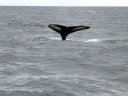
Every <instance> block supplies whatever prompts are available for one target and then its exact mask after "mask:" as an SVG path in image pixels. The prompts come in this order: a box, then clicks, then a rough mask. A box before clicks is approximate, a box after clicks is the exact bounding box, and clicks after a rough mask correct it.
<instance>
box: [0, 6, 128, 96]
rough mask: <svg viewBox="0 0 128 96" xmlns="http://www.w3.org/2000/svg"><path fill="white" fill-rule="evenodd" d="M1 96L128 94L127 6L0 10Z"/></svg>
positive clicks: (112, 95) (127, 95) (6, 8)
mask: <svg viewBox="0 0 128 96" xmlns="http://www.w3.org/2000/svg"><path fill="white" fill-rule="evenodd" d="M48 24H62V25H67V26H75V25H85V26H90V27H91V28H90V29H88V30H82V31H78V32H75V33H72V34H70V35H69V36H68V37H67V41H66V42H63V41H61V38H60V35H59V34H58V33H56V32H54V31H53V30H51V29H49V28H48ZM0 96H128V8H121V7H117V8H114V7H113V8H110V7H108V8H103V7H99V8H97V7H92V8H91V7H0Z"/></svg>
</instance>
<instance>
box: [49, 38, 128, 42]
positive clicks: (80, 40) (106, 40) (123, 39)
mask: <svg viewBox="0 0 128 96" xmlns="http://www.w3.org/2000/svg"><path fill="white" fill-rule="evenodd" d="M50 39H51V40H61V38H50ZM67 41H79V42H87V43H91V42H92V43H99V42H109V43H116V42H128V38H118V39H111V38H106V39H87V40H82V39H79V40H78V39H76V40H75V39H67Z"/></svg>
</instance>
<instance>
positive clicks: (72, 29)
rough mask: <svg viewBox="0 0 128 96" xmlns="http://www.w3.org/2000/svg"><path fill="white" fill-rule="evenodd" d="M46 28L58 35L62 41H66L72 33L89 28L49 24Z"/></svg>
mask: <svg viewBox="0 0 128 96" xmlns="http://www.w3.org/2000/svg"><path fill="white" fill-rule="evenodd" d="M48 27H49V28H51V29H53V30H54V31H56V32H57V33H59V34H60V35H61V37H62V40H66V38H67V36H68V35H69V34H71V33H73V32H76V31H79V30H84V29H89V28H90V27H89V26H83V25H80V26H69V27H67V26H63V25H58V24H49V25H48Z"/></svg>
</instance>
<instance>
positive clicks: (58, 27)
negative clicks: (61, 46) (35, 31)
mask: <svg viewBox="0 0 128 96" xmlns="http://www.w3.org/2000/svg"><path fill="white" fill-rule="evenodd" d="M48 27H49V28H51V29H53V30H54V31H56V32H58V33H61V32H62V31H63V30H64V29H67V27H66V26H63V25H58V24H49V25H48Z"/></svg>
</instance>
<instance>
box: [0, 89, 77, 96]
mask: <svg viewBox="0 0 128 96" xmlns="http://www.w3.org/2000/svg"><path fill="white" fill-rule="evenodd" d="M0 95H1V96H10V95H11V96H76V95H75V94H73V93H71V92H67V91H60V90H54V91H44V92H43V91H42V92H41V91H29V90H14V91H4V90H0Z"/></svg>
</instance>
